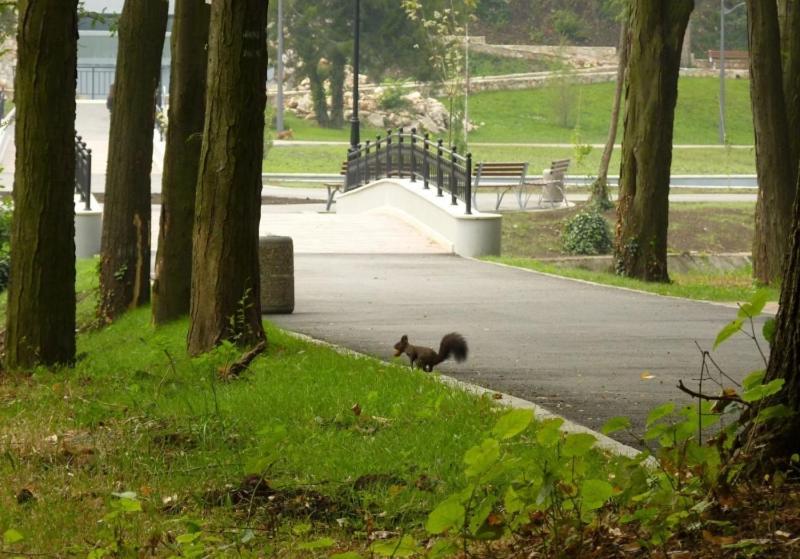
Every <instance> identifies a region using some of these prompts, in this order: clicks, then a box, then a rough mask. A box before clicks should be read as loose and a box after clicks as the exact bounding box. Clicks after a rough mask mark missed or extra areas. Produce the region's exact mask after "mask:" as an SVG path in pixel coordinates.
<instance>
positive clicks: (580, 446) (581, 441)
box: [561, 433, 597, 458]
mask: <svg viewBox="0 0 800 559" xmlns="http://www.w3.org/2000/svg"><path fill="white" fill-rule="evenodd" d="M596 442H597V438H595V437H594V436H593V435H590V434H589V433H573V434H572V435H567V438H566V439H565V440H564V446H563V447H562V448H561V454H563V455H564V456H566V457H567V458H572V457H575V456H584V455H586V453H587V452H589V450H590V449H591V448H592V447H593V446H594V443H596Z"/></svg>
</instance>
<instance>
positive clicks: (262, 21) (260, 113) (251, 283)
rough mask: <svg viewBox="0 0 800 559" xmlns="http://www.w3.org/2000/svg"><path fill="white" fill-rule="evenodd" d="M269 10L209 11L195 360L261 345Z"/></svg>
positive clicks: (250, 3) (235, 6) (236, 5)
mask: <svg viewBox="0 0 800 559" xmlns="http://www.w3.org/2000/svg"><path fill="white" fill-rule="evenodd" d="M266 14H267V2H265V1H264V0H215V1H214V2H213V4H212V6H211V31H210V37H209V68H208V73H209V75H210V76H214V79H213V80H209V84H208V93H207V96H206V121H205V126H204V131H203V147H202V151H201V155H200V177H199V180H198V192H197V209H196V213H195V227H194V241H193V254H192V298H191V312H190V316H191V323H190V327H189V337H188V349H189V352H190V353H191V354H193V355H196V354H198V353H202V352H204V351H208V350H210V349H212V348H213V347H214V346H215V345H217V344H218V343H219V342H221V341H223V340H231V341H234V342H236V343H238V344H241V345H250V344H255V343H257V342H259V341H261V340H264V339H265V334H264V329H263V326H262V324H261V305H260V286H259V267H258V223H259V219H260V217H261V157H262V151H263V135H264V106H265V103H266V91H265V83H266V71H267V55H266V49H265V43H266V40H265V34H266V27H267V22H266V19H267V18H266Z"/></svg>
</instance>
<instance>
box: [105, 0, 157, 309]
mask: <svg viewBox="0 0 800 559" xmlns="http://www.w3.org/2000/svg"><path fill="white" fill-rule="evenodd" d="M167 7H168V3H167V2H166V1H164V0H155V1H154V0H125V6H124V7H123V8H122V16H121V17H120V20H119V52H118V55H117V71H116V78H115V82H114V108H113V110H112V111H111V132H110V137H109V145H108V169H107V171H106V198H105V206H104V209H103V239H102V244H101V247H102V249H101V252H102V260H101V265H100V298H101V300H100V308H99V314H100V317H101V318H103V319H104V320H106V321H108V322H110V321H112V320H114V319H115V318H117V317H118V316H119V315H120V314H122V313H123V312H125V311H126V310H128V309H131V308H134V307H137V306H140V305H144V304H147V303H148V302H149V301H150V170H151V167H152V162H153V126H154V121H155V94H156V89H157V87H158V82H159V76H160V74H161V52H162V49H163V47H164V36H165V31H166V26H167Z"/></svg>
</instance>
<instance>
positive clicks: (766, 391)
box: [742, 378, 785, 403]
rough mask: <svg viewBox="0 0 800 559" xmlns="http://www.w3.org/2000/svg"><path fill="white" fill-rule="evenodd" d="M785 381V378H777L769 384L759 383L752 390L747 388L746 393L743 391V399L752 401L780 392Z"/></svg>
mask: <svg viewBox="0 0 800 559" xmlns="http://www.w3.org/2000/svg"><path fill="white" fill-rule="evenodd" d="M784 382H785V379H782V378H776V379H774V380H771V381H769V382H768V383H767V384H759V385H758V386H754V387H753V388H751V389H750V390H746V391H745V392H744V393H742V400H744V401H745V402H751V403H752V402H758V401H759V400H763V399H764V398H767V397H769V396H772V395H773V394H777V393H778V392H780V391H781V388H783V383H784Z"/></svg>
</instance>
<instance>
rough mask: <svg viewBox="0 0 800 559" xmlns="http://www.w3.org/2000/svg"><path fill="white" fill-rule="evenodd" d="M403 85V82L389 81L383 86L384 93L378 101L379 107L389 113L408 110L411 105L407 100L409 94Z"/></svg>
mask: <svg viewBox="0 0 800 559" xmlns="http://www.w3.org/2000/svg"><path fill="white" fill-rule="evenodd" d="M403 84H404V81H403V80H387V81H386V82H385V83H384V84H383V93H382V94H381V96H380V98H379V99H378V106H379V107H380V108H381V109H384V110H387V111H388V110H392V109H406V108H408V107H409V106H410V103H409V102H408V99H406V98H405V95H406V93H408V92H407V91H406V90H405V88H404V87H403Z"/></svg>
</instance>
